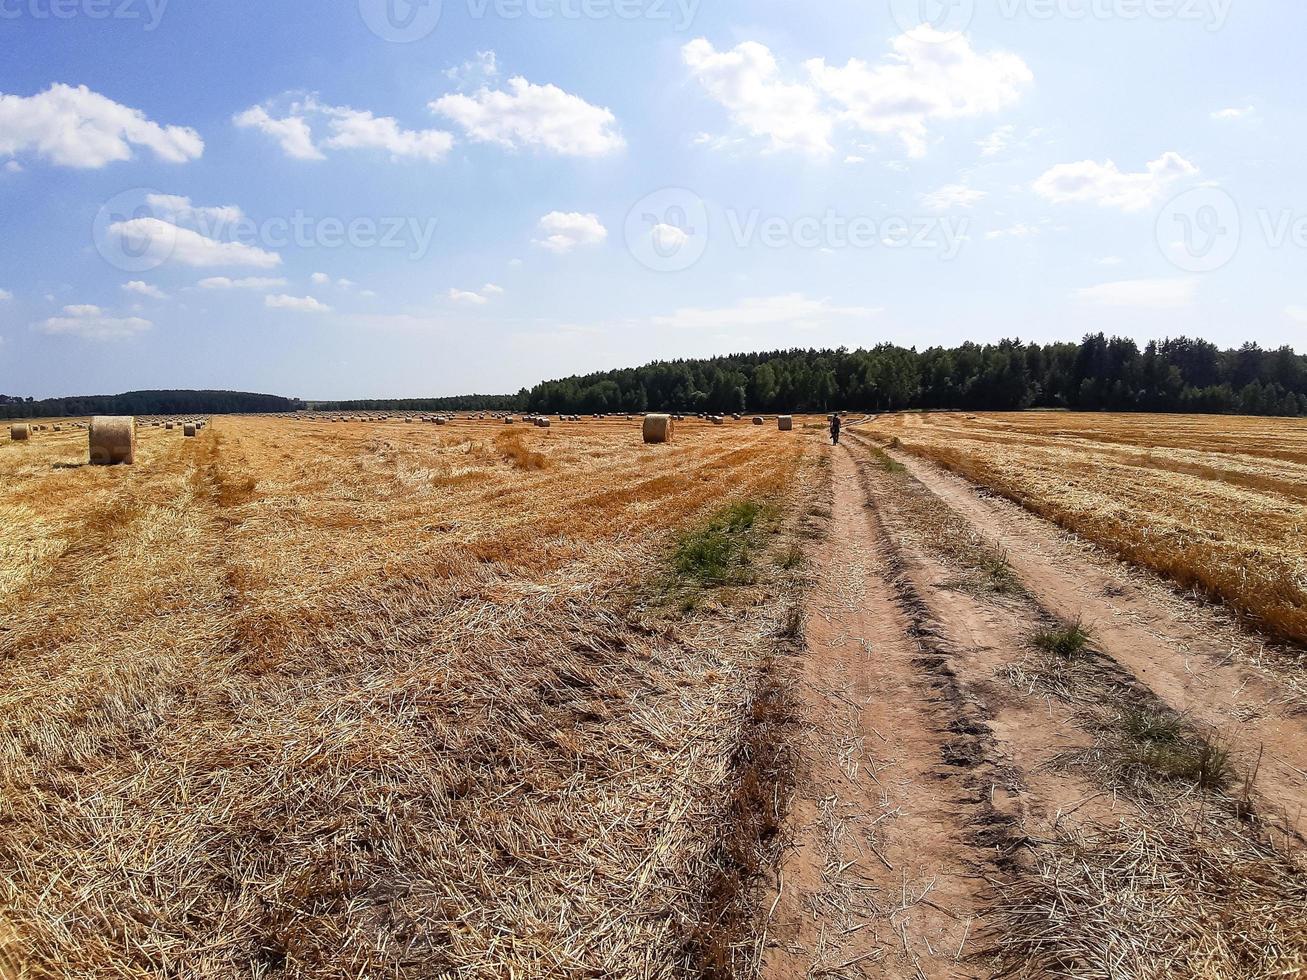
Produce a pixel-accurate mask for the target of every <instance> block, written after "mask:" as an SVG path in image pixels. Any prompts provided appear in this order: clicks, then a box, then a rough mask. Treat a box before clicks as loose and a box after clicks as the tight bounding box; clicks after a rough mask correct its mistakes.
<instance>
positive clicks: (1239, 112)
mask: <svg viewBox="0 0 1307 980" xmlns="http://www.w3.org/2000/svg"><path fill="white" fill-rule="evenodd" d="M1256 111H1257V107H1256V106H1250V105H1246V106H1234V107H1231V108H1229V109H1217V110H1216V111H1215V112H1213V113H1212V118H1213V119H1215V120H1216V121H1217V122H1234V121H1236V120H1238V119H1246V118H1247V117H1249V116H1251V115H1252V114H1253V113H1254V112H1256Z"/></svg>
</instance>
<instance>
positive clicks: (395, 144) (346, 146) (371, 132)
mask: <svg viewBox="0 0 1307 980" xmlns="http://www.w3.org/2000/svg"><path fill="white" fill-rule="evenodd" d="M232 121H233V122H234V123H235V124H236V125H237V126H240V127H242V128H246V129H257V130H258V131H259V132H262V133H264V134H266V135H268V136H271V137H272V138H273V139H275V140H276V141H277V143H278V144H279V145H280V146H281V149H282V151H283V152H284V153H285V154H286V155H287V156H289V157H292V158H294V159H297V160H322V159H325V158H326V155H325V153H324V152H323V151H324V150H385V151H386V152H388V153H389V154H390V158H391V159H392V160H396V161H398V160H404V159H416V160H426V161H428V162H432V163H438V162H439V161H441V160H443V159H444V158H445V156H446V155H447V154H448V153H449V150H450V148H451V147H452V146H453V145H454V137H453V136H452V135H451V134H449V133H447V132H444V131H443V130H439V129H420V130H419V129H404V128H403V127H402V126H400V124H399V123H398V121H396V120H395V119H394V118H392V117H390V116H376V115H373V114H372V113H371V112H369V111H367V110H365V109H351V108H350V107H348V106H333V105H327V104H325V103H322V102H319V101H318V99H317V97H316V96H312V95H310V96H306V97H304V98H301V99H297V100H294V101H292V102H291V103H290V105H289V107H288V108H287V109H286V115H285V116H284V117H282V118H277V117H275V116H274V115H273V114H272V113H271V112H270V111H269V108H268V107H266V106H253V107H251V108H249V109H246V110H245V111H244V112H241V113H238V114H237V115H236V116H234V117H233V119H232ZM314 121H317V122H321V123H323V124H325V126H326V128H327V130H328V132H329V134H330V135H328V136H326V138H324V139H323V140H322V141H321V142H315V141H314V137H313V122H314Z"/></svg>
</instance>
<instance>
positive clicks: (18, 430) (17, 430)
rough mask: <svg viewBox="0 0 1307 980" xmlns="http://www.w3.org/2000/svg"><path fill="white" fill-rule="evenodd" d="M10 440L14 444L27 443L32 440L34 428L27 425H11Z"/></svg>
mask: <svg viewBox="0 0 1307 980" xmlns="http://www.w3.org/2000/svg"><path fill="white" fill-rule="evenodd" d="M9 438H10V439H12V440H13V441H14V442H26V441H27V440H28V439H30V438H32V427H31V426H30V425H27V424H26V423H21V424H19V425H11V426H10V427H9Z"/></svg>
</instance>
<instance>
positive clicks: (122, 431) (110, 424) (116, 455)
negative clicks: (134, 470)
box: [90, 415, 172, 466]
mask: <svg viewBox="0 0 1307 980" xmlns="http://www.w3.org/2000/svg"><path fill="white" fill-rule="evenodd" d="M171 427H172V426H171V423H169V428H171ZM90 443H91V465H92V466H115V465H117V464H119V463H127V464H131V463H135V462H136V420H135V419H133V418H132V417H131V416H129V415H97V416H96V417H95V418H93V419H91V434H90Z"/></svg>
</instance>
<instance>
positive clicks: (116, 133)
mask: <svg viewBox="0 0 1307 980" xmlns="http://www.w3.org/2000/svg"><path fill="white" fill-rule="evenodd" d="M137 146H144V147H146V148H147V149H149V150H150V151H151V152H152V153H154V155H155V156H157V157H158V158H159V159H161V160H165V161H167V162H169V163H185V162H186V161H188V160H195V159H197V158H199V157H200V156H201V155H202V154H203V153H204V140H202V139H201V138H200V134H199V133H197V132H196V131H195V130H193V129H190V128H187V127H185V126H160V125H159V124H158V123H156V122H152V121H151V120H149V119H147V118H146V117H145V114H144V113H143V112H141V111H140V110H138V109H130V108H128V107H127V106H124V105H119V104H118V103H117V102H114V101H113V100H112V99H108V98H106V97H105V96H103V95H100V94H99V93H98V92H92V91H91V90H90V89H89V88H87V87H86V86H85V85H80V86H78V87H77V88H73V87H72V86H70V85H59V84H56V85H51V86H50V87H49V88H48V89H46V90H45V91H44V92H41V93H39V94H38V95H33V96H29V97H26V98H24V97H23V96H20V95H3V94H0V156H16V155H17V154H19V153H32V154H35V155H36V156H39V157H41V158H43V159H45V160H49V161H50V162H51V163H54V164H57V165H59V166H63V167H77V168H81V169H91V170H94V169H98V168H100V167H104V166H106V165H107V164H110V163H115V162H118V161H121V160H130V159H132V156H133V153H134V150H133V147H137Z"/></svg>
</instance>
